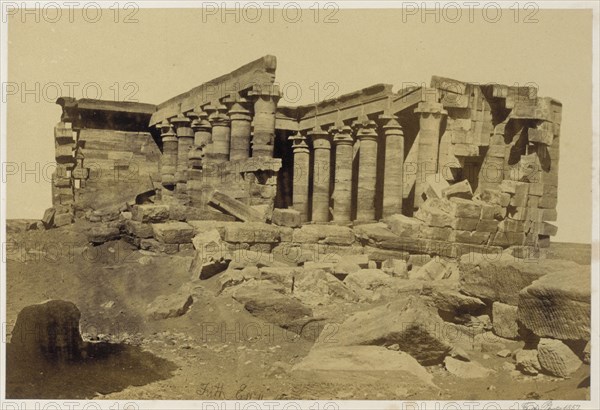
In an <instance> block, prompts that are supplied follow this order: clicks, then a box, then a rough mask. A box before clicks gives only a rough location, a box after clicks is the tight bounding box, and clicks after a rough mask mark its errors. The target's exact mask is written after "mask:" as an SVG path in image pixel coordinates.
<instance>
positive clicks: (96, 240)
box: [87, 225, 121, 245]
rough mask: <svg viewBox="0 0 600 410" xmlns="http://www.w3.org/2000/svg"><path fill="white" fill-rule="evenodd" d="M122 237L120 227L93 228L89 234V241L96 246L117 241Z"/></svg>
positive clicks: (104, 226) (103, 226)
mask: <svg viewBox="0 0 600 410" xmlns="http://www.w3.org/2000/svg"><path fill="white" fill-rule="evenodd" d="M120 237H121V232H120V231H119V228H118V227H115V226H110V225H102V226H93V227H92V228H90V230H89V231H88V233H87V240H88V242H91V243H93V244H95V245H99V244H101V243H104V242H108V241H115V240H117V239H119V238H120Z"/></svg>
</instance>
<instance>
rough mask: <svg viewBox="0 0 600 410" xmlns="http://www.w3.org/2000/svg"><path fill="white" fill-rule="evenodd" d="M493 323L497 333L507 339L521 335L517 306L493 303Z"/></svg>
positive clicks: (494, 330)
mask: <svg viewBox="0 0 600 410" xmlns="http://www.w3.org/2000/svg"><path fill="white" fill-rule="evenodd" d="M492 324H493V328H492V329H493V332H494V334H495V335H497V336H500V337H503V338H505V339H517V338H518V337H519V324H518V322H517V307H516V306H511V305H507V304H505V303H501V302H494V303H493V305H492Z"/></svg>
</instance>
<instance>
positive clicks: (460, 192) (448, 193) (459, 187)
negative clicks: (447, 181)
mask: <svg viewBox="0 0 600 410" xmlns="http://www.w3.org/2000/svg"><path fill="white" fill-rule="evenodd" d="M442 196H443V197H444V198H447V199H450V198H463V199H471V198H473V189H472V188H471V184H469V181H468V180H466V179H465V180H462V181H460V182H457V183H455V184H452V185H449V186H448V187H447V188H444V189H443V190H442Z"/></svg>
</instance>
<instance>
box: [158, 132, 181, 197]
mask: <svg viewBox="0 0 600 410" xmlns="http://www.w3.org/2000/svg"><path fill="white" fill-rule="evenodd" d="M160 129H161V134H160V137H161V139H162V145H163V154H162V156H161V159H160V175H161V182H162V185H163V186H164V187H165V188H167V189H173V187H174V186H175V183H176V180H175V172H176V168H177V134H175V132H174V131H173V127H172V126H171V124H170V123H169V122H168V121H167V120H164V121H163V122H162V123H161V124H160Z"/></svg>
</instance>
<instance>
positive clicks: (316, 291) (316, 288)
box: [294, 269, 359, 306]
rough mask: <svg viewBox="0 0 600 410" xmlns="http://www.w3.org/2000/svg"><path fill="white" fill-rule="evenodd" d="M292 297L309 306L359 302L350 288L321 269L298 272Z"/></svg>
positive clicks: (357, 296) (356, 295)
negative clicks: (333, 302) (336, 301)
mask: <svg viewBox="0 0 600 410" xmlns="http://www.w3.org/2000/svg"><path fill="white" fill-rule="evenodd" d="M294 295H295V296H296V297H298V298H300V299H301V300H302V301H303V302H304V303H306V304H308V305H311V306H313V305H320V304H328V303H330V302H331V301H335V300H342V301H348V302H357V301H358V300H359V295H358V294H357V293H356V292H355V291H354V290H353V289H352V288H350V287H348V286H347V285H346V284H345V283H344V282H342V281H340V280H339V279H337V278H336V277H335V276H334V275H333V274H331V273H328V272H326V271H325V270H322V269H311V270H309V269H304V270H301V271H298V272H297V273H296V274H295V276H294Z"/></svg>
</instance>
